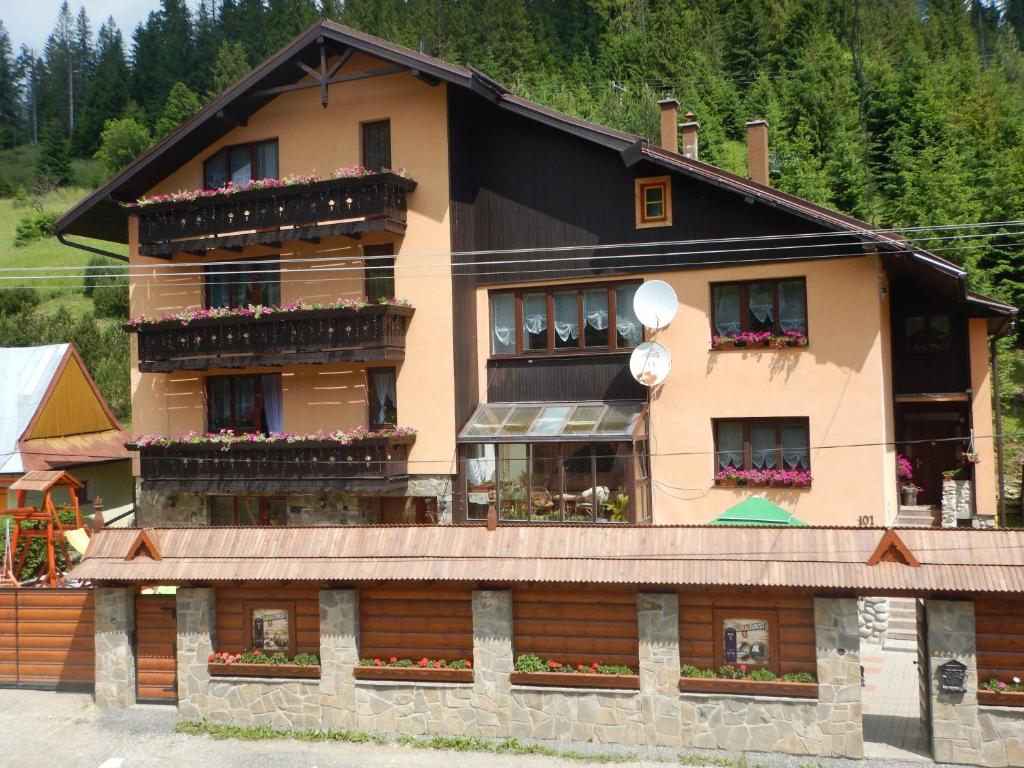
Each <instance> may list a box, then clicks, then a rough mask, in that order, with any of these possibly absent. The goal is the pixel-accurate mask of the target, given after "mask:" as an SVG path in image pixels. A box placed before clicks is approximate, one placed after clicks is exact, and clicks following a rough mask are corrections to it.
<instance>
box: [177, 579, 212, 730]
mask: <svg viewBox="0 0 1024 768" xmlns="http://www.w3.org/2000/svg"><path fill="white" fill-rule="evenodd" d="M215 609H216V592H215V591H214V590H213V589H211V588H209V587H203V588H185V587H179V588H178V593H177V597H176V605H175V613H176V615H177V623H178V643H177V663H178V715H179V716H181V717H184V718H186V719H200V718H204V717H209V716H210V714H211V712H213V711H214V710H215V709H218V708H219V707H220V704H219V702H215V701H212V700H211V699H210V671H209V667H208V664H209V658H210V654H211V653H213V652H214V650H215V646H216V637H215V635H214V632H215V628H216V626H217V621H216V615H215Z"/></svg>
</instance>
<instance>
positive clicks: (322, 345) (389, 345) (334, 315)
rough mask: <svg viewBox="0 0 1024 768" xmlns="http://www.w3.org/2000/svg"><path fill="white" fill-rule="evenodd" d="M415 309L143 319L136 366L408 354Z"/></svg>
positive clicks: (150, 368)
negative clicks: (407, 337) (407, 338)
mask: <svg viewBox="0 0 1024 768" xmlns="http://www.w3.org/2000/svg"><path fill="white" fill-rule="evenodd" d="M413 311H414V310H413V308H412V307H406V306H396V305H390V304H371V305H369V306H367V307H363V308H362V309H314V310H309V309H303V310H296V311H294V312H275V313H272V314H268V315H263V316H261V317H258V318H257V317H238V316H233V317H218V318H205V319H201V320H200V319H196V320H192V321H190V322H189V323H188V324H187V325H183V324H182V323H181V322H180V321H177V320H164V321H161V322H159V323H143V324H142V325H137V326H136V325H131V324H126V325H125V326H124V328H125V330H127V331H130V332H135V333H137V334H138V337H139V370H140V371H146V372H166V371H174V370H192V371H197V370H199V371H204V370H208V369H210V368H241V367H244V366H250V365H285V364H288V363H302V364H310V363H312V364H318V363H330V362H367V361H372V360H403V359H405V332H406V328H407V326H408V322H409V318H410V317H411V316H412V314H413Z"/></svg>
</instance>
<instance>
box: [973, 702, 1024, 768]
mask: <svg viewBox="0 0 1024 768" xmlns="http://www.w3.org/2000/svg"><path fill="white" fill-rule="evenodd" d="M978 725H979V726H980V727H981V738H982V746H981V761H982V765H986V766H993V768H999V767H1001V766H1013V767H1014V768H1021V767H1022V766H1024V709H1022V708H1020V707H981V708H980V709H979V710H978Z"/></svg>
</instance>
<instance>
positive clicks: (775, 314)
mask: <svg viewBox="0 0 1024 768" xmlns="http://www.w3.org/2000/svg"><path fill="white" fill-rule="evenodd" d="M797 281H799V282H800V283H801V285H802V286H803V289H804V326H805V327H806V328H807V330H806V331H804V336H806V337H807V338H808V339H810V338H811V324H810V318H809V317H808V315H809V314H810V313H809V312H808V307H807V278H806V277H770V278H766V279H764V280H731V281H727V282H718V283H711V285H710V287H709V295H710V307H711V309H710V311H709V312H708V317H709V318H711V335H712V337H714V336H718V335H719V333H718V328H717V327H716V325H715V289H716V288H729V287H732V286H736V287H737V288H739V289H740V291H739V302H740V330H739V333H746V332H747V331H749V330H750V293H749V290H750V286H751V285H755V284H758V283H771V284H772V330H771V332H772V333H773V334H775V335H777V336H781V335H782V334H783V333H785V331H783V330H782V320H781V318H780V317H779V284H780V283H795V282H797Z"/></svg>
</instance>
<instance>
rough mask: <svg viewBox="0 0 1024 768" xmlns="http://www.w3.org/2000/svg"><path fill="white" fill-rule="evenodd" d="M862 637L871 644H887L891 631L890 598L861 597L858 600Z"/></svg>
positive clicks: (863, 640)
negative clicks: (886, 639)
mask: <svg viewBox="0 0 1024 768" xmlns="http://www.w3.org/2000/svg"><path fill="white" fill-rule="evenodd" d="M857 611H858V614H859V617H858V622H859V624H860V639H861V641H862V642H865V643H870V644H871V645H885V638H886V636H887V635H888V633H889V598H888V597H861V598H859V599H858V600H857Z"/></svg>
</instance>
